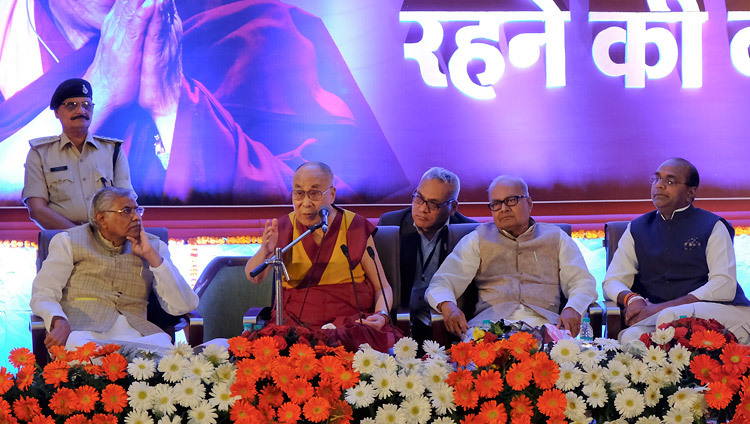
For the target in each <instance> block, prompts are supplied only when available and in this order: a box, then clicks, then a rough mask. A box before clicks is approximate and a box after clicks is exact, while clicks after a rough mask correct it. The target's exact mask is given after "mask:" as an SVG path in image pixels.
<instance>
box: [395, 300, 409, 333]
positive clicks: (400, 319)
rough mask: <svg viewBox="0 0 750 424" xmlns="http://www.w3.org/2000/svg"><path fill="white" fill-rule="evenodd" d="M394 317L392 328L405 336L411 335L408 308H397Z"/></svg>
mask: <svg viewBox="0 0 750 424" xmlns="http://www.w3.org/2000/svg"><path fill="white" fill-rule="evenodd" d="M391 316H394V314H393V313H391ZM395 316H396V320H395V321H394V322H393V323H392V324H393V326H395V327H396V328H398V329H399V330H401V332H402V333H404V334H405V335H409V334H410V333H411V313H410V312H409V307H408V306H399V307H398V308H397V309H396V313H395Z"/></svg>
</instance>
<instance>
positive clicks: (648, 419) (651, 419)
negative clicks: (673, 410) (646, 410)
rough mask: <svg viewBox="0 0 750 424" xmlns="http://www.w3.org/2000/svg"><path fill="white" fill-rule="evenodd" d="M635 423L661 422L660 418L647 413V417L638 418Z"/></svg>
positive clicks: (653, 423) (649, 423)
mask: <svg viewBox="0 0 750 424" xmlns="http://www.w3.org/2000/svg"><path fill="white" fill-rule="evenodd" d="M635 424H661V420H660V419H658V418H656V417H655V416H653V415H649V416H648V417H641V418H638V421H636V422H635Z"/></svg>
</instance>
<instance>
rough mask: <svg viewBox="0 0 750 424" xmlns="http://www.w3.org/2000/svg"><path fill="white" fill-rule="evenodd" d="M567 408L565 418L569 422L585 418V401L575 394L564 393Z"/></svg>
mask: <svg viewBox="0 0 750 424" xmlns="http://www.w3.org/2000/svg"><path fill="white" fill-rule="evenodd" d="M565 399H566V400H567V401H568V406H567V407H566V408H565V416H566V417H568V418H569V419H571V420H583V419H584V418H585V417H586V401H584V400H583V398H582V397H580V396H578V395H577V394H575V393H565Z"/></svg>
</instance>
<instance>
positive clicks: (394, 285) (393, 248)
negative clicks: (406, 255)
mask: <svg viewBox="0 0 750 424" xmlns="http://www.w3.org/2000/svg"><path fill="white" fill-rule="evenodd" d="M373 241H374V242H375V249H376V250H377V251H378V257H379V258H380V263H381V264H382V265H383V274H384V275H385V278H386V279H387V280H388V284H390V285H391V290H393V305H389V306H391V307H392V308H393V307H394V305H400V304H401V271H400V270H401V238H400V235H399V227H398V226H397V225H381V226H378V231H376V232H375V235H374V236H373Z"/></svg>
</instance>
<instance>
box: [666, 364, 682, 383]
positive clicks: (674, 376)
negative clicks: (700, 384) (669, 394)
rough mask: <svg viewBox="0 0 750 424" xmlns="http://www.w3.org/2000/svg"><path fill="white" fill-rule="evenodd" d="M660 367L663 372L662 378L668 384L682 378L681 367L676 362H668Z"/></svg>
mask: <svg viewBox="0 0 750 424" xmlns="http://www.w3.org/2000/svg"><path fill="white" fill-rule="evenodd" d="M661 369H662V371H663V372H664V380H665V382H666V383H668V384H675V383H677V382H678V381H680V379H681V378H682V371H681V368H680V367H679V366H677V364H673V363H668V364H667V365H664V366H663V367H662V368H661Z"/></svg>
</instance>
